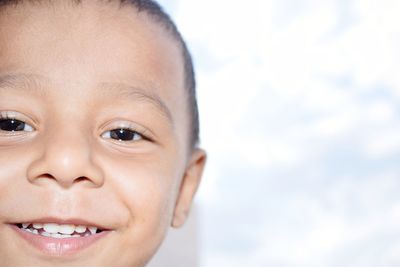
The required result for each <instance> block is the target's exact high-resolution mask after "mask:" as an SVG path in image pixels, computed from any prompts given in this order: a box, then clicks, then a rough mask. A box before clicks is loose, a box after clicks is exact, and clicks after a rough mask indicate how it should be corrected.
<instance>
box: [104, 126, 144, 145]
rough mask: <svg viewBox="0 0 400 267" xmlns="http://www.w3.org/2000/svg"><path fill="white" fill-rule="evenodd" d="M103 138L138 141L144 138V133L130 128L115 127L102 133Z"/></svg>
mask: <svg viewBox="0 0 400 267" xmlns="http://www.w3.org/2000/svg"><path fill="white" fill-rule="evenodd" d="M102 137H103V138H109V139H114V140H118V141H125V142H129V141H138V140H141V139H143V137H142V135H141V134H139V133H137V132H135V131H133V130H130V129H124V128H121V129H114V130H111V131H107V132H105V133H104V134H102Z"/></svg>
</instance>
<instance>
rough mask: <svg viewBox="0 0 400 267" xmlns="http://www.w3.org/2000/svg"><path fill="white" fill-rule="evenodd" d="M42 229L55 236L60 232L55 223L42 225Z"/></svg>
mask: <svg viewBox="0 0 400 267" xmlns="http://www.w3.org/2000/svg"><path fill="white" fill-rule="evenodd" d="M43 229H44V230H45V231H46V232H48V233H51V234H57V233H58V232H59V230H60V226H59V225H58V224H55V223H45V224H43Z"/></svg>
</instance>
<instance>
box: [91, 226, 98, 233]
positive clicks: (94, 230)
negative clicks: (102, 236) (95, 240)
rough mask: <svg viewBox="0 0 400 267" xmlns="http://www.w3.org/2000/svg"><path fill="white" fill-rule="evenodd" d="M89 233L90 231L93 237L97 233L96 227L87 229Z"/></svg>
mask: <svg viewBox="0 0 400 267" xmlns="http://www.w3.org/2000/svg"><path fill="white" fill-rule="evenodd" d="M89 231H90V233H91V234H92V235H94V234H95V233H96V232H97V227H94V226H92V227H89Z"/></svg>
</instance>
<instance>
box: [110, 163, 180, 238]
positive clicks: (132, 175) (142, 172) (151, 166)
mask: <svg viewBox="0 0 400 267" xmlns="http://www.w3.org/2000/svg"><path fill="white" fill-rule="evenodd" d="M107 166H108V167H107V170H106V173H107V174H106V176H107V177H112V178H110V179H108V180H107V181H106V183H109V186H110V187H111V188H112V190H113V191H114V192H115V194H116V195H117V196H118V199H119V202H120V204H122V205H123V206H124V208H125V209H126V210H127V214H129V218H127V220H126V224H125V227H126V229H128V230H129V231H131V232H134V233H132V236H136V237H142V238H149V236H154V237H156V238H160V237H162V236H163V235H164V232H165V231H166V229H167V227H168V226H169V225H170V222H171V216H172V214H173V208H174V204H175V199H176V196H177V188H178V186H177V182H176V181H177V180H178V179H177V174H176V170H175V169H176V168H175V167H176V166H175V165H171V164H170V163H169V164H165V163H163V162H160V161H159V160H158V161H157V160H148V159H147V160H139V159H125V160H121V159H120V160H116V159H114V160H113V161H112V162H108V165H107ZM139 239H141V238H139Z"/></svg>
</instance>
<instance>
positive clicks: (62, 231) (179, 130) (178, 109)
mask: <svg viewBox="0 0 400 267" xmlns="http://www.w3.org/2000/svg"><path fill="white" fill-rule="evenodd" d="M0 3H1V6H0V166H1V167H0V223H1V224H0V259H1V266H7V267H8V266H13V267H15V266H96V267H98V266H116V267H117V266H118V267H119V266H123V267H125V266H126V267H128V266H129V267H138V266H143V265H144V264H145V263H146V262H147V261H148V260H149V259H150V258H151V256H152V255H153V254H154V253H155V251H156V249H157V248H158V246H159V245H160V243H161V242H162V240H163V238H164V236H165V233H166V231H167V228H168V226H170V225H172V226H175V227H178V226H180V225H182V224H183V223H184V221H185V219H186V216H187V214H188V211H189V208H190V204H191V202H192V198H193V195H194V193H195V191H196V189H197V186H198V183H199V180H200V177H201V173H202V169H203V166H204V162H205V153H204V152H203V151H202V150H201V149H198V148H197V139H198V119H197V106H196V100H195V93H194V87H195V85H194V77H193V69H192V63H191V59H190V55H189V53H188V51H187V49H186V46H185V44H184V42H183V41H182V39H181V37H180V35H179V33H178V31H177V30H176V28H175V26H174V24H173V23H172V22H171V21H170V20H169V19H168V16H167V15H165V14H164V13H162V11H161V10H160V9H159V8H158V6H157V5H156V4H154V3H153V2H152V1H148V0H131V1H128V0H126V1H123V0H107V1H106V0H82V1H76V0H68V1H66V0H63V1H57V0H43V1H41V0H36V1H33V0H32V1H29V0H26V1H17V0H15V1H13V0H3V1H1V0H0ZM80 225H81V226H80ZM95 227H96V228H97V230H96V228H95Z"/></svg>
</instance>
